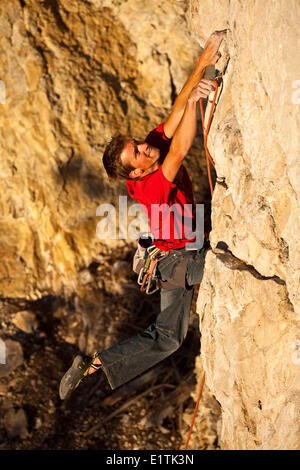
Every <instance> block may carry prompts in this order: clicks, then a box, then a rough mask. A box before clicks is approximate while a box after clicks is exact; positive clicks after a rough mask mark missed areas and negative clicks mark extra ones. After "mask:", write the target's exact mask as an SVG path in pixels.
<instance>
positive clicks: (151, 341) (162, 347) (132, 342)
mask: <svg viewBox="0 0 300 470" xmlns="http://www.w3.org/2000/svg"><path fill="white" fill-rule="evenodd" d="M206 253H207V248H202V249H201V250H200V251H198V250H197V251H196V250H194V251H186V250H184V249H183V250H172V251H171V252H170V254H169V256H168V257H167V258H165V259H163V260H161V261H160V262H159V263H158V268H157V269H158V271H159V273H160V275H161V278H162V279H163V280H164V281H165V282H167V281H170V282H174V281H173V280H174V277H175V273H176V268H177V267H178V265H179V262H180V261H182V260H183V258H185V259H186V267H185V272H183V276H182V277H183V279H182V281H183V282H182V287H176V286H175V287H174V288H172V286H170V284H169V286H168V289H165V288H164V287H162V289H161V300H160V307H161V311H160V313H159V314H158V316H157V318H156V321H155V322H154V323H152V324H151V325H150V326H149V327H148V328H147V329H145V330H144V331H143V332H141V333H138V334H137V335H135V336H132V337H130V338H128V339H126V340H125V341H122V342H120V343H118V344H116V345H114V346H111V347H110V348H108V349H106V350H105V351H102V352H101V353H99V359H100V361H101V362H102V367H103V370H104V372H105V374H106V376H107V379H108V382H109V384H110V386H111V388H112V389H115V388H117V387H119V386H120V385H123V384H124V383H126V382H128V381H129V380H131V379H133V378H134V377H136V376H137V375H139V374H141V373H143V372H145V371H146V370H147V369H149V368H150V367H152V366H154V365H155V364H157V363H158V362H160V361H162V360H163V359H165V358H166V357H168V356H170V354H172V353H173V352H174V351H176V350H177V349H178V348H179V347H180V345H181V344H182V342H183V340H184V339H185V337H186V334H187V331H188V325H189V318H190V308H191V303H192V298H193V293H194V289H193V286H194V285H196V284H200V283H201V280H202V277H203V269H204V261H205V255H206ZM163 284H164V282H162V285H163ZM170 287H171V288H170Z"/></svg>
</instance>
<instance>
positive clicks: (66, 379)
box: [59, 356, 101, 400]
mask: <svg viewBox="0 0 300 470" xmlns="http://www.w3.org/2000/svg"><path fill="white" fill-rule="evenodd" d="M99 369H101V362H100V360H99V358H98V357H97V356H96V357H95V356H94V357H91V356H84V357H83V356H76V357H75V359H74V361H73V364H72V365H71V367H70V369H68V370H67V372H66V373H65V375H64V376H63V378H62V379H61V382H60V386H59V396H60V398H61V399H62V400H66V399H67V398H69V397H70V395H71V394H72V392H73V391H74V390H75V389H76V388H77V387H78V385H79V384H80V383H81V382H82V380H83V379H84V378H85V377H86V376H87V375H89V374H90V373H93V372H96V371H97V370H99Z"/></svg>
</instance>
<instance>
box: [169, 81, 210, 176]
mask: <svg viewBox="0 0 300 470" xmlns="http://www.w3.org/2000/svg"><path fill="white" fill-rule="evenodd" d="M208 93H209V92H203V91H202V86H201V82H200V83H199V84H198V85H197V86H196V87H194V88H193V90H192V92H191V93H190V95H189V97H188V99H187V103H186V106H185V110H184V113H183V116H182V118H181V121H180V123H179V125H178V126H177V129H176V131H175V134H174V137H173V140H172V143H171V146H170V150H169V153H168V154H167V156H166V158H165V159H164V162H163V164H162V172H163V174H164V176H165V177H166V178H167V180H169V181H171V182H172V181H174V179H175V176H176V174H177V172H178V170H179V168H180V167H181V165H182V162H183V160H184V158H185V157H186V155H187V153H188V151H189V149H190V147H191V145H192V143H193V141H194V138H195V135H196V129H197V120H196V117H197V107H196V105H197V101H199V99H200V98H206V97H207V95H208Z"/></svg>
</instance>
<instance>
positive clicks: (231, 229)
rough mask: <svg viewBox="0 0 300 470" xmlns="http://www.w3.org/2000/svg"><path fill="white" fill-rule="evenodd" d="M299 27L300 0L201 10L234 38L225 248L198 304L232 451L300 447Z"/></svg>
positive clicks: (223, 146) (227, 84)
mask: <svg viewBox="0 0 300 470" xmlns="http://www.w3.org/2000/svg"><path fill="white" fill-rule="evenodd" d="M299 18H300V4H299V2H298V1H293V0H291V1H290V2H288V4H287V2H285V1H283V0H282V1H281V0H279V1H276V2H275V1H272V0H268V1H266V2H257V1H254V0H249V1H247V2H241V1H238V0H233V1H229V0H222V1H220V0H218V1H206V0H201V1H200V0H199V1H197V0H194V1H192V2H191V20H192V23H193V28H194V30H195V31H197V33H198V34H199V35H200V36H202V37H203V38H206V37H207V35H208V34H209V33H210V32H211V31H212V30H215V29H224V28H228V29H229V31H228V35H227V40H226V41H225V43H224V44H223V46H222V53H223V57H222V61H223V62H222V63H221V65H220V66H219V65H217V67H220V68H222V66H224V64H225V62H227V61H228V59H229V62H228V67H227V69H226V73H225V76H224V79H223V89H222V92H221V96H220V99H219V103H218V106H217V110H216V112H215V116H214V121H213V125H212V127H211V131H210V139H209V148H210V150H211V153H212V155H213V157H214V159H215V162H216V169H217V174H218V176H219V177H220V179H219V183H217V184H216V188H215V191H214V195H213V201H212V232H211V243H212V248H213V250H212V252H210V254H209V255H208V257H207V262H206V268H205V275H204V279H203V283H202V286H201V289H200V293H199V297H198V312H199V315H200V319H201V333H202V345H201V352H202V359H203V363H204V368H205V370H206V373H207V379H206V383H207V385H208V386H209V388H210V389H211V391H212V393H213V394H214V395H215V397H216V398H217V400H218V401H219V403H220V405H221V408H222V426H221V431H220V444H221V447H222V448H224V449H299V442H300V429H299V411H300V395H299V392H300V373H299V372H300V371H299V367H300V356H299V345H300V341H299V340H300V328H299V326H300V325H299V314H300V296H299V295H300V294H299V292H300V291H299V281H300V255H299V253H300V250H299V248H300V241H299V223H300V205H299V195H300V186H299V174H300V162H299V155H300V153H299V150H300V148H299V147H300V145H299V132H300V114H299V109H300V108H299V106H300V99H299V85H300V82H299V78H300V64H299V61H298V60H297V52H296V51H299V47H300V33H299V27H298V25H299ZM220 242H223V243H221V244H220ZM220 246H221V248H223V249H222V250H219V249H218V248H219V247H220ZM224 251H225V253H224ZM239 260H242V261H239Z"/></svg>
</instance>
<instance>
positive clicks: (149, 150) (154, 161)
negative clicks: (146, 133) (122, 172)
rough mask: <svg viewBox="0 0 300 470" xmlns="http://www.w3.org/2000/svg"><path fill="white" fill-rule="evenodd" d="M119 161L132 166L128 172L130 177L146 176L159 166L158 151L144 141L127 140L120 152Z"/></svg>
mask: <svg viewBox="0 0 300 470" xmlns="http://www.w3.org/2000/svg"><path fill="white" fill-rule="evenodd" d="M121 162H122V163H123V165H130V166H132V167H133V168H134V170H133V171H131V172H130V174H129V176H130V178H138V177H142V176H146V175H148V174H149V173H153V172H154V171H156V170H157V169H158V168H159V166H160V164H161V162H160V151H159V149H158V148H156V147H152V145H149V144H147V143H146V142H138V141H136V140H133V139H132V140H128V141H127V143H126V144H125V146H124V149H123V150H122V153H121Z"/></svg>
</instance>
